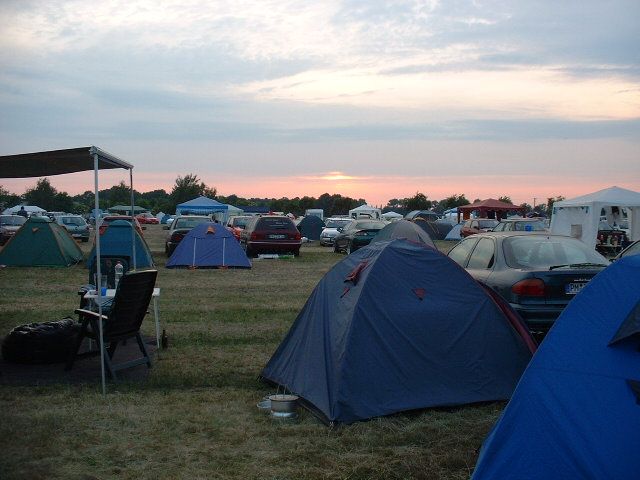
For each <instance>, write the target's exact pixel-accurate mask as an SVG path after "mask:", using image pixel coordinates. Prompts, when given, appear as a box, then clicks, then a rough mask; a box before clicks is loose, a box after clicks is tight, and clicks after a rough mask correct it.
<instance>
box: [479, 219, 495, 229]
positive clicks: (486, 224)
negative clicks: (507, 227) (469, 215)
mask: <svg viewBox="0 0 640 480" xmlns="http://www.w3.org/2000/svg"><path fill="white" fill-rule="evenodd" d="M478 225H479V226H480V228H493V227H495V226H496V225H498V221H497V220H478Z"/></svg>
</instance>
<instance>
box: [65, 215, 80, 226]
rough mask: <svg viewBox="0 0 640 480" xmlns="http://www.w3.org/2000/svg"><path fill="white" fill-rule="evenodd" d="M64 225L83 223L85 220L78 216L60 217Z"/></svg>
mask: <svg viewBox="0 0 640 480" xmlns="http://www.w3.org/2000/svg"><path fill="white" fill-rule="evenodd" d="M62 223H63V224H64V225H84V224H85V221H84V220H83V219H82V218H80V217H62Z"/></svg>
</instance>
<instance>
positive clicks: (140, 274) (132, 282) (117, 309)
mask: <svg viewBox="0 0 640 480" xmlns="http://www.w3.org/2000/svg"><path fill="white" fill-rule="evenodd" d="M157 275H158V271H157V270H142V271H136V272H129V273H126V274H125V275H124V276H123V277H122V279H121V280H120V284H119V285H118V288H117V290H116V294H115V297H113V303H112V305H111V309H110V311H109V313H108V314H106V315H105V314H103V315H102V317H101V318H100V315H99V313H98V312H93V311H91V310H87V309H77V310H76V311H75V313H77V314H78V315H79V321H80V323H81V329H80V332H79V333H78V336H77V338H76V343H75V345H74V348H73V350H72V352H71V354H70V355H69V359H68V361H67V365H66V367H65V370H71V368H72V367H73V364H74V362H75V360H76V358H77V357H80V356H82V357H84V356H87V355H94V354H100V351H99V349H100V338H99V337H100V330H99V324H98V321H99V320H102V322H103V323H102V337H103V344H102V345H103V350H102V355H103V356H104V362H105V365H106V366H107V368H108V371H109V374H110V375H111V378H112V379H114V380H116V378H117V377H116V371H118V370H122V369H124V368H129V367H134V366H136V365H142V364H143V363H146V364H147V366H148V367H149V368H151V358H150V357H149V354H148V352H147V349H146V347H145V345H144V342H143V341H142V335H141V334H140V325H141V324H142V320H143V319H144V316H145V315H146V314H147V308H148V307H149V302H150V301H151V296H152V294H153V288H154V286H155V283H156V277H157ZM85 337H86V338H89V339H91V340H93V341H95V342H96V343H97V348H98V350H95V351H89V352H87V353H85V354H81V355H79V354H78V351H79V350H80V346H81V345H82V341H83V340H84V338H85ZM134 337H135V339H136V341H137V342H138V346H139V347H140V351H141V353H142V357H140V358H138V359H135V360H131V361H128V362H124V363H120V364H114V363H113V362H112V359H113V355H114V353H115V351H116V348H117V346H118V344H119V343H120V342H123V341H125V340H127V339H129V338H134ZM107 345H108V347H107Z"/></svg>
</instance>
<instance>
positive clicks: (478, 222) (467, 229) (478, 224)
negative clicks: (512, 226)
mask: <svg viewBox="0 0 640 480" xmlns="http://www.w3.org/2000/svg"><path fill="white" fill-rule="evenodd" d="M498 223H500V222H498V221H497V220H492V219H490V218H474V219H472V220H467V221H466V222H464V225H462V228H460V236H461V237H462V238H466V237H468V236H469V235H475V234H476V233H484V232H490V231H491V230H493V228H494V227H495V226H496V225H498Z"/></svg>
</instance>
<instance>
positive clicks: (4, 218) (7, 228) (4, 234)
mask: <svg viewBox="0 0 640 480" xmlns="http://www.w3.org/2000/svg"><path fill="white" fill-rule="evenodd" d="M26 221H27V219H26V218H24V217H23V216H21V215H0V245H4V244H5V243H7V242H8V241H9V239H10V238H11V237H13V236H14V235H15V234H16V232H17V231H18V230H19V229H20V227H21V226H22V225H23V224H24V222H26Z"/></svg>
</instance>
